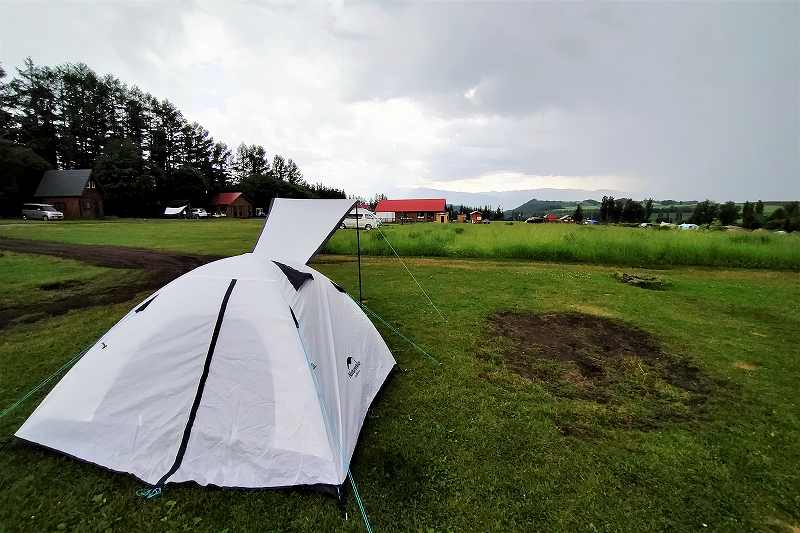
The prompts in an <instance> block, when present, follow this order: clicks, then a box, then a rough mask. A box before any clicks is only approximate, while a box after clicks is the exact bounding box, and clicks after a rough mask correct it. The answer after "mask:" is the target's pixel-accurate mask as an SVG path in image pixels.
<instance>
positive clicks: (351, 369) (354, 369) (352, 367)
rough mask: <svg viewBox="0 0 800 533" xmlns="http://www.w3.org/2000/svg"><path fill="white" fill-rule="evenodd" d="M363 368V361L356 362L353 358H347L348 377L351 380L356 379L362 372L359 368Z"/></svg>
mask: <svg viewBox="0 0 800 533" xmlns="http://www.w3.org/2000/svg"><path fill="white" fill-rule="evenodd" d="M360 366H361V361H356V360H355V359H353V358H352V357H351V356H349V355H348V356H347V375H348V376H349V377H350V379H353V378H354V377H356V376H357V375H358V374H359V372H361V370H360V369H359V367H360Z"/></svg>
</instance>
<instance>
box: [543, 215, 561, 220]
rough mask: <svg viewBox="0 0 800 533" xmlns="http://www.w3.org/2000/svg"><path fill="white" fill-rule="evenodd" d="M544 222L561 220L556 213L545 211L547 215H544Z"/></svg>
mask: <svg viewBox="0 0 800 533" xmlns="http://www.w3.org/2000/svg"><path fill="white" fill-rule="evenodd" d="M544 221H545V222H561V221H560V220H559V219H558V217H557V216H556V215H554V214H553V213H547V216H545V217H544Z"/></svg>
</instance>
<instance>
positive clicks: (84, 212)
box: [33, 168, 103, 218]
mask: <svg viewBox="0 0 800 533" xmlns="http://www.w3.org/2000/svg"><path fill="white" fill-rule="evenodd" d="M33 197H34V198H36V200H37V201H39V202H42V203H46V204H52V205H53V207H55V208H56V209H58V210H59V211H61V212H62V213H64V218H100V217H102V216H103V194H102V193H101V192H100V190H99V189H98V188H97V183H95V181H94V179H92V171H91V169H88V168H84V169H78V170H48V171H47V172H45V173H44V176H42V181H40V182H39V186H38V187H37V188H36V193H34V195H33Z"/></svg>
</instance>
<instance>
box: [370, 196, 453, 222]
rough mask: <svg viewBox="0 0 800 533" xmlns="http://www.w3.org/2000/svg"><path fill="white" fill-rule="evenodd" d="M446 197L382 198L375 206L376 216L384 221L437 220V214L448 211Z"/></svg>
mask: <svg viewBox="0 0 800 533" xmlns="http://www.w3.org/2000/svg"><path fill="white" fill-rule="evenodd" d="M445 204H446V202H445V199H444V198H420V199H411V200H381V201H380V202H378V205H376V206H375V216H376V217H378V218H379V219H380V220H381V221H382V222H399V223H401V224H405V223H409V222H435V221H436V220H437V215H439V216H440V215H441V214H442V213H447V209H446V208H445Z"/></svg>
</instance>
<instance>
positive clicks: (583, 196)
mask: <svg viewBox="0 0 800 533" xmlns="http://www.w3.org/2000/svg"><path fill="white" fill-rule="evenodd" d="M387 194H389V197H390V198H444V199H446V200H447V203H448V204H452V205H468V206H476V207H477V206H481V207H482V206H485V205H488V206H490V207H491V208H492V209H497V208H498V207H500V208H501V209H503V210H505V211H510V210H518V208H520V207H522V206H523V204H525V203H527V202H529V201H530V200H533V199H536V200H550V201H556V202H559V201H560V202H580V201H583V200H589V199H591V200H598V201H599V200H600V199H601V198H602V197H603V196H613V197H615V198H622V197H630V193H626V192H623V191H613V190H605V189H598V190H594V191H589V190H585V189H526V190H521V191H488V192H459V191H445V190H441V189H426V188H422V187H415V188H409V189H396V190H394V191H390V192H388V193H387Z"/></svg>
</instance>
